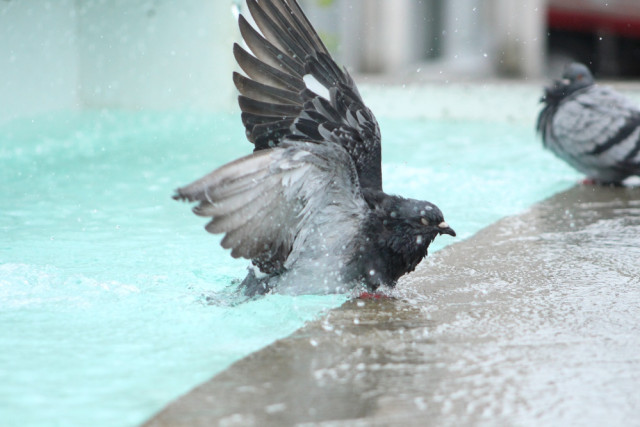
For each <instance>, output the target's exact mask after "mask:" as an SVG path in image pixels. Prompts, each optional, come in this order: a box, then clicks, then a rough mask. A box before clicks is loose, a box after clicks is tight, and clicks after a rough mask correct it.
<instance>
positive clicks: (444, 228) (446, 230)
mask: <svg viewBox="0 0 640 427" xmlns="http://www.w3.org/2000/svg"><path fill="white" fill-rule="evenodd" d="M438 233H440V234H448V235H450V236H453V237H456V232H455V231H453V228H451V227H449V224H447V222H446V221H442V222H441V223H440V224H438Z"/></svg>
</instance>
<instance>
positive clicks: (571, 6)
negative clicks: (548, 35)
mask: <svg viewBox="0 0 640 427" xmlns="http://www.w3.org/2000/svg"><path fill="white" fill-rule="evenodd" d="M547 20H548V27H549V29H553V30H563V31H574V32H581V33H607V34H613V35H616V36H621V37H630V38H640V2H638V1H637V0H618V1H615V0H611V1H609V2H606V3H605V2H594V1H588V0H551V1H550V2H549V8H548V10H547Z"/></svg>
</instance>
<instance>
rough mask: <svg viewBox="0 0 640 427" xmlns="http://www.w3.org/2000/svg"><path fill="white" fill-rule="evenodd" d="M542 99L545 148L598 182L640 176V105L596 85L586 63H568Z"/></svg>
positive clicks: (540, 119) (540, 126)
mask: <svg viewBox="0 0 640 427" xmlns="http://www.w3.org/2000/svg"><path fill="white" fill-rule="evenodd" d="M542 102H544V103H545V104H546V105H545V106H544V108H543V109H542V111H541V112H540V115H539V117H538V124H537V129H538V132H539V133H540V134H541V136H542V141H543V145H544V147H545V148H548V149H549V150H551V151H552V152H553V153H554V154H555V155H556V156H558V157H560V158H561V159H563V160H564V161H566V162H567V163H569V164H570V165H571V166H573V167H574V168H575V169H577V170H578V171H580V172H582V173H584V174H585V175H587V177H588V178H589V179H590V180H593V181H594V182H596V183H599V184H613V185H619V184H620V183H621V182H622V181H623V180H624V179H626V178H627V177H629V176H633V175H638V174H640V109H639V108H638V106H637V105H636V104H634V103H633V102H631V101H630V100H629V99H627V98H625V97H624V96H622V95H620V94H619V93H617V92H615V91H614V90H613V89H611V88H609V87H603V86H598V85H597V84H595V81H594V79H593V76H592V75H591V72H590V71H589V69H588V68H587V67H586V66H585V65H583V64H578V63H573V64H570V65H568V66H567V67H566V69H565V71H564V74H563V76H562V80H560V81H556V82H555V83H554V84H553V85H552V86H550V87H547V88H546V89H545V95H544V97H543V98H542Z"/></svg>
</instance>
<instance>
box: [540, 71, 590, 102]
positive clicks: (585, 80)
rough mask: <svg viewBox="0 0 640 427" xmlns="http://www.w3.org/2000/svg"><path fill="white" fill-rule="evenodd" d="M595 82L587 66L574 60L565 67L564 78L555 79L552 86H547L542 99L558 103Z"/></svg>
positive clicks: (542, 100)
mask: <svg viewBox="0 0 640 427" xmlns="http://www.w3.org/2000/svg"><path fill="white" fill-rule="evenodd" d="M594 83H595V82H594V80H593V75H592V74H591V71H589V69H588V68H587V66H586V65H584V64H580V63H578V62H573V63H571V64H568V65H567V66H566V67H565V68H564V72H563V73H562V79H559V80H555V81H554V82H553V84H552V85H551V86H547V87H546V88H545V91H544V96H543V97H542V98H541V99H540V101H541V102H545V103H546V104H549V105H557V104H558V103H560V101H562V100H563V99H564V98H565V97H567V96H569V95H571V94H572V93H574V92H575V91H577V90H580V89H583V88H585V87H588V86H591V85H593V84H594Z"/></svg>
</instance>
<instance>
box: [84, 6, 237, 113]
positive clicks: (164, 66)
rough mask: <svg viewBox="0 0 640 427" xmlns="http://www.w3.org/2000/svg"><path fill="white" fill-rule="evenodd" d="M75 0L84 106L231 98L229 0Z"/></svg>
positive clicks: (192, 105) (208, 104) (213, 102)
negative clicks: (76, 3) (76, 0)
mask: <svg viewBox="0 0 640 427" xmlns="http://www.w3.org/2000/svg"><path fill="white" fill-rule="evenodd" d="M78 4H79V7H78V22H79V30H78V52H79V65H80V67H79V68H80V81H81V87H80V88H79V92H80V97H81V99H82V101H83V105H84V106H86V107H90V108H96V107H108V108H128V109H131V108H134V109H136V108H143V109H175V108H180V109H182V108H187V109H220V108H226V107H228V106H229V105H230V104H231V102H232V101H233V98H234V93H235V92H234V90H235V89H234V87H233V83H232V81H231V71H232V70H233V68H234V59H233V55H232V50H231V46H232V44H233V42H234V41H235V40H237V36H236V31H235V28H236V24H235V20H234V17H233V15H232V13H231V2H230V1H222V0H215V1H212V0H153V1H149V0H148V1H131V0H93V1H79V2H78Z"/></svg>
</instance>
